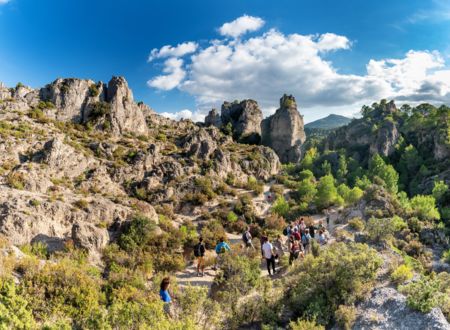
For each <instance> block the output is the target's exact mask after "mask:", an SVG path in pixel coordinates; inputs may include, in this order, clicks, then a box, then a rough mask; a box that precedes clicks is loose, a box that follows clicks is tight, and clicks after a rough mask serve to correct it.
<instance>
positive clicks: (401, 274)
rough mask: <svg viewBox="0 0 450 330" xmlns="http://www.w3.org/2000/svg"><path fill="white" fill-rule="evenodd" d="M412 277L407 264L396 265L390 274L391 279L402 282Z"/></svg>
mask: <svg viewBox="0 0 450 330" xmlns="http://www.w3.org/2000/svg"><path fill="white" fill-rule="evenodd" d="M412 278H413V272H412V270H411V268H409V267H408V266H407V265H400V266H398V267H397V268H396V269H395V270H394V271H393V272H392V274H391V281H392V282H394V283H397V284H402V283H404V282H406V281H409V280H410V279H412Z"/></svg>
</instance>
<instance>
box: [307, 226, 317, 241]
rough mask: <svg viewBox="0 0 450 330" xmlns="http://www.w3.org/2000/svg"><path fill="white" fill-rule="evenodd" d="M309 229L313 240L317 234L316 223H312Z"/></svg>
mask: <svg viewBox="0 0 450 330" xmlns="http://www.w3.org/2000/svg"><path fill="white" fill-rule="evenodd" d="M308 229H309V234H310V235H311V238H314V236H315V234H316V226H315V225H314V223H311V225H310V226H309V227H308Z"/></svg>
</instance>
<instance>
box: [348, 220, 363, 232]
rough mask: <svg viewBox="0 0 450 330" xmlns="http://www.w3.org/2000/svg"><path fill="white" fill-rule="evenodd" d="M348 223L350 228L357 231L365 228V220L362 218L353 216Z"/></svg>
mask: <svg viewBox="0 0 450 330" xmlns="http://www.w3.org/2000/svg"><path fill="white" fill-rule="evenodd" d="M348 225H349V227H350V228H352V229H354V230H356V231H363V230H364V227H365V225H364V220H362V219H361V218H353V219H351V220H349V221H348Z"/></svg>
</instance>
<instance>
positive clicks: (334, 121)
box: [305, 114, 352, 130]
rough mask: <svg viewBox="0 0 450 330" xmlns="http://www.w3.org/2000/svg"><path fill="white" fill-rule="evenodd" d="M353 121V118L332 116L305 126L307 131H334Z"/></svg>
mask: <svg viewBox="0 0 450 330" xmlns="http://www.w3.org/2000/svg"><path fill="white" fill-rule="evenodd" d="M351 121H352V119H351V118H348V117H344V116H340V115H334V114H331V115H329V116H327V117H325V118H321V119H318V120H315V121H312V122H310V123H308V124H306V125H305V128H306V129H326V130H328V129H334V128H338V127H341V126H345V125H347V124H348V123H350V122H351Z"/></svg>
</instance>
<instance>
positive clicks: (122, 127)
mask: <svg viewBox="0 0 450 330" xmlns="http://www.w3.org/2000/svg"><path fill="white" fill-rule="evenodd" d="M106 100H107V102H108V103H110V105H111V114H110V117H111V128H112V131H113V133H115V134H122V133H124V132H133V133H134V134H136V135H140V134H145V133H147V124H146V122H145V117H144V114H143V112H142V111H141V110H140V108H139V106H138V105H137V104H136V103H134V101H133V93H132V92H131V90H130V89H129V88H128V83H127V82H126V80H125V79H124V78H123V77H113V78H112V79H111V80H110V81H109V83H108V90H107V98H106Z"/></svg>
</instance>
